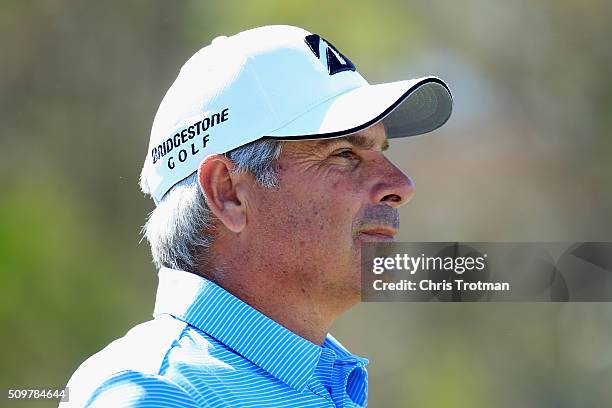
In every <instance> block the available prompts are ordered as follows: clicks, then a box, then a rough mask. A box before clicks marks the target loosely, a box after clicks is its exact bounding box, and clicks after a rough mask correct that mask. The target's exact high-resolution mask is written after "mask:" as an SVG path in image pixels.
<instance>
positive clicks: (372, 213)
mask: <svg viewBox="0 0 612 408" xmlns="http://www.w3.org/2000/svg"><path fill="white" fill-rule="evenodd" d="M372 224H374V225H380V226H385V227H391V228H394V229H396V230H399V227H400V216H399V211H398V210H397V209H395V208H393V207H389V206H388V205H386V204H379V205H376V206H373V207H367V208H366V209H365V212H364V214H363V217H362V218H361V219H360V220H359V221H357V222H356V223H355V224H354V225H353V231H359V230H360V229H362V228H364V227H367V226H371V225H372Z"/></svg>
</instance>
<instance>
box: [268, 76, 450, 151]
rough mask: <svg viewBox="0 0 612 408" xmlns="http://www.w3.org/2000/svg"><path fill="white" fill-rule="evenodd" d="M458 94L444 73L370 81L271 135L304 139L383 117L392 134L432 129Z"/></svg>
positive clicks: (344, 130)
mask: <svg viewBox="0 0 612 408" xmlns="http://www.w3.org/2000/svg"><path fill="white" fill-rule="evenodd" d="M452 107H453V98H452V95H451V93H450V90H449V88H448V86H447V85H446V84H445V83H444V82H443V81H442V80H441V79H439V78H436V77H426V78H419V79H411V80H405V81H397V82H390V83H385V84H378V85H366V86H363V87H360V88H356V89H353V90H351V91H348V92H345V93H343V94H340V95H338V96H336V97H334V98H331V99H329V100H327V101H325V102H323V103H321V104H319V105H317V106H315V107H314V108H312V109H311V110H309V111H308V112H306V113H304V114H302V115H301V116H299V117H298V118H296V119H294V120H293V121H291V122H290V123H288V124H286V125H285V126H282V127H281V128H279V129H276V130H275V131H273V132H271V133H269V134H268V137H272V138H279V139H289V140H299V139H321V138H331V137H339V136H344V135H348V134H351V133H355V132H359V131H360V130H363V129H366V128H368V127H370V126H372V125H374V124H376V123H378V122H380V121H382V122H383V124H384V125H385V130H386V133H387V137H388V138H398V137H406V136H415V135H420V134H423V133H427V132H431V131H432V130H435V129H437V128H439V127H440V126H442V125H443V124H444V123H445V122H446V121H447V120H448V118H449V117H450V114H451V111H452Z"/></svg>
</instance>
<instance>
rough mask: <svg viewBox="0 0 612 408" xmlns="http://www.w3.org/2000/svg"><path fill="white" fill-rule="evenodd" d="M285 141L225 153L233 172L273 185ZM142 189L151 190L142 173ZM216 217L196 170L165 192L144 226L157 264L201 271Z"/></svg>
mask: <svg viewBox="0 0 612 408" xmlns="http://www.w3.org/2000/svg"><path fill="white" fill-rule="evenodd" d="M282 144H283V142H281V141H278V140H272V139H263V140H258V141H256V142H253V143H249V144H247V145H244V146H241V147H238V148H236V149H234V150H231V151H229V152H227V153H226V154H225V156H226V157H227V158H228V159H230V160H231V161H232V162H233V163H234V165H235V167H234V170H233V172H235V173H241V172H245V171H247V172H250V173H251V174H252V175H253V176H254V178H255V180H257V182H258V183H259V184H261V185H262V186H264V187H267V188H272V187H274V186H276V185H277V181H278V180H277V176H278V174H277V170H276V166H275V165H274V164H275V161H276V160H277V159H278V158H279V157H280V153H281V149H282ZM140 189H141V190H142V191H143V193H145V194H150V191H149V188H148V185H147V183H146V180H144V179H143V177H142V175H141V179H140ZM214 221H215V217H214V214H213V213H212V212H211V211H210V208H209V207H208V204H207V203H206V199H205V197H204V194H203V193H202V190H201V189H200V184H199V182H198V174H197V171H196V172H194V173H192V174H191V175H189V176H188V177H187V178H185V179H183V180H182V181H180V182H178V183H177V184H175V185H174V186H173V187H172V188H171V189H170V190H169V191H168V192H167V193H166V194H165V195H164V197H163V198H162V199H161V201H160V202H159V204H158V205H157V207H156V208H155V209H154V210H153V211H152V212H151V213H150V214H149V217H148V219H147V222H146V223H145V225H144V226H143V227H142V233H143V235H144V237H146V238H147V240H148V241H149V245H150V246H151V254H152V256H153V263H154V264H155V266H156V267H157V268H161V267H167V268H173V269H180V270H184V271H190V272H197V271H198V269H199V267H200V265H202V264H203V263H204V262H205V261H206V259H207V258H208V255H209V252H208V251H209V250H210V247H211V245H212V243H213V234H212V233H211V229H212V226H213V225H214Z"/></svg>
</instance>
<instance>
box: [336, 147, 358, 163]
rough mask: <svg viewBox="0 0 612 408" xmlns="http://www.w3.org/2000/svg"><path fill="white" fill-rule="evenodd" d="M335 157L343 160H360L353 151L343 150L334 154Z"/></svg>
mask: <svg viewBox="0 0 612 408" xmlns="http://www.w3.org/2000/svg"><path fill="white" fill-rule="evenodd" d="M333 156H334V157H341V158H343V159H349V160H355V159H359V156H357V154H355V152H353V151H352V150H351V149H342V150H339V151H337V152H335V153H334V154H333Z"/></svg>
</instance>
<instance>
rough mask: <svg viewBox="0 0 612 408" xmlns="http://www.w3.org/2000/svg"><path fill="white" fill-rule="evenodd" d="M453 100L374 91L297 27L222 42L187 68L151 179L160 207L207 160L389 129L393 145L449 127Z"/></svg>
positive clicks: (154, 137)
mask: <svg viewBox="0 0 612 408" xmlns="http://www.w3.org/2000/svg"><path fill="white" fill-rule="evenodd" d="M452 105H453V100H452V96H451V93H450V91H449V88H448V86H447V85H446V84H445V83H444V82H443V81H442V80H441V79H439V78H437V77H433V76H429V77H424V78H418V79H409V80H404V81H397V82H390V83H384V84H378V85H370V84H368V82H367V81H366V80H365V79H364V78H363V77H362V76H361V75H360V74H359V73H358V72H357V70H356V69H355V66H354V65H353V63H352V62H351V61H350V60H349V59H348V58H347V57H345V56H344V55H343V54H342V53H340V52H339V51H338V50H337V49H336V48H335V47H334V46H333V45H332V44H331V43H330V42H328V41H326V40H325V39H323V38H321V37H319V36H318V35H317V34H312V33H310V32H308V31H306V30H303V29H301V28H298V27H292V26H284V25H276V26H265V27H259V28H254V29H251V30H248V31H243V32H241V33H238V34H236V35H233V36H231V37H225V36H223V37H218V38H215V39H214V40H213V41H212V43H211V44H210V45H208V46H206V47H204V48H202V49H201V50H199V51H198V52H196V53H195V55H193V56H192V57H191V58H190V59H189V60H188V61H187V62H186V63H185V65H183V67H182V68H181V71H180V72H179V75H178V77H177V78H176V80H175V81H174V83H173V84H172V86H170V89H169V90H168V92H167V93H166V95H165V96H164V98H163V100H162V102H161V104H160V106H159V109H158V110H157V114H156V115H155V120H154V121H153V128H152V130H151V139H150V142H149V151H148V153H147V157H146V159H145V163H144V168H143V171H142V176H141V177H142V179H143V182H145V183H146V184H147V185H148V187H149V191H150V193H151V195H152V197H153V200H154V201H155V202H156V203H159V201H161V199H162V197H163V196H164V194H166V192H168V190H170V189H171V188H172V186H173V185H175V184H176V183H178V182H179V181H181V180H183V179H184V178H186V177H188V176H189V175H190V174H192V173H193V172H195V171H196V170H197V169H198V167H199V165H200V163H201V162H202V160H203V159H204V158H206V157H207V156H209V155H212V154H220V153H226V152H228V151H230V150H232V149H235V148H237V147H240V146H243V145H245V144H247V143H250V142H253V141H256V140H259V139H262V138H264V137H270V138H274V139H279V140H299V139H321V138H332V137H340V136H344V135H348V134H351V133H355V132H358V131H360V130H363V129H365V128H367V127H369V126H372V125H374V124H376V123H378V122H380V121H382V122H383V124H384V126H385V130H386V133H387V137H388V138H397V137H405V136H413V135H419V134H423V133H427V132H430V131H432V130H434V129H437V128H438V127H440V126H442V125H443V124H444V123H445V122H446V121H447V120H448V118H449V117H450V114H451V110H452Z"/></svg>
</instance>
